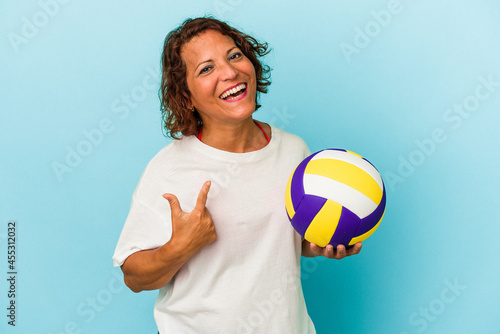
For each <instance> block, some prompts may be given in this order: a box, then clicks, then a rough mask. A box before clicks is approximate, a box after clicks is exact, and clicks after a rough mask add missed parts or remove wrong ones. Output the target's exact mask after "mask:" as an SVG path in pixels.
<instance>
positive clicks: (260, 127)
mask: <svg viewBox="0 0 500 334" xmlns="http://www.w3.org/2000/svg"><path fill="white" fill-rule="evenodd" d="M253 122H254V123H255V125H257V126H258V127H259V129H260V131H262V133H263V134H264V137H266V139H267V142H268V143H269V142H271V140H270V139H269V137H268V136H267V135H266V131H264V129H263V128H262V126H260V124H259V123H257V122H256V121H255V120H254V121H253Z"/></svg>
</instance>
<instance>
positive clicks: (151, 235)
mask: <svg viewBox="0 0 500 334" xmlns="http://www.w3.org/2000/svg"><path fill="white" fill-rule="evenodd" d="M167 206H168V205H167ZM171 235H172V224H171V222H170V220H169V219H165V218H164V217H161V216H160V215H159V214H158V213H156V212H155V211H154V210H152V209H151V208H150V207H148V206H147V205H146V204H144V203H142V202H141V201H139V200H137V199H136V198H135V197H132V204H131V206H130V212H129V214H128V216H127V219H126V221H125V225H124V227H123V230H122V233H121V235H120V238H119V240H118V244H117V246H116V249H115V253H114V255H113V264H114V266H115V267H119V266H121V265H122V264H123V262H125V260H126V259H127V257H129V256H130V255H132V254H133V253H135V252H138V251H141V250H147V249H154V248H158V247H160V246H161V245H163V244H165V243H166V242H167V241H168V240H170V237H171Z"/></svg>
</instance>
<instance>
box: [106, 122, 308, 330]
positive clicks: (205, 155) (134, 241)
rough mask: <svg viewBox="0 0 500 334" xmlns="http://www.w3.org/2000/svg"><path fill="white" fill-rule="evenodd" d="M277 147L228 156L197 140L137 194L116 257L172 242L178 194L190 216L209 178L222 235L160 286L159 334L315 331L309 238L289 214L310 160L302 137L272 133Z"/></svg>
mask: <svg viewBox="0 0 500 334" xmlns="http://www.w3.org/2000/svg"><path fill="white" fill-rule="evenodd" d="M271 130H272V137H271V141H270V143H269V144H268V145H267V146H265V147H264V148H262V149H260V150H258V151H253V152H248V153H232V152H227V151H221V150H218V149H215V148H213V147H210V146H208V145H205V144H204V143H202V142H201V141H199V140H198V139H197V138H196V137H195V136H187V137H182V139H180V140H174V141H173V142H172V143H170V144H169V145H167V146H166V147H164V148H163V149H162V150H161V151H160V152H159V153H158V154H157V155H156V156H155V157H154V158H153V159H152V160H151V161H150V163H149V164H148V166H147V167H146V170H145V171H144V173H143V175H142V177H141V179H140V181H139V184H138V185H137V188H136V190H135V192H134V194H133V197H132V204H131V208H130V213H129V215H128V217H127V220H126V222H125V226H124V228H123V231H122V233H121V236H120V239H119V241H118V245H117V247H116V250H115V254H114V256H113V259H114V265H115V266H121V265H122V264H123V262H124V261H125V259H126V258H127V257H128V256H130V255H131V254H132V253H134V252H137V251H140V250H145V249H152V248H156V247H159V246H161V245H163V244H165V243H166V242H167V241H168V240H169V239H170V237H171V233H172V224H171V217H170V206H169V203H168V201H167V200H165V199H164V198H163V197H162V195H163V194H164V193H172V194H174V195H176V196H177V197H178V199H179V202H180V204H181V207H182V209H183V210H184V211H186V212H189V211H191V210H192V209H193V208H194V207H195V204H196V199H197V197H198V194H199V192H200V190H201V188H202V185H203V183H204V182H205V181H207V180H211V181H212V186H211V188H210V192H209V193H208V199H207V204H206V206H207V208H208V210H209V212H210V214H211V216H212V219H213V222H214V225H215V230H216V233H217V239H216V240H215V241H214V242H213V243H211V244H210V245H208V246H206V247H205V248H203V249H202V250H201V251H200V252H198V253H196V254H195V255H193V256H192V257H191V258H190V259H189V260H188V261H187V262H186V263H185V264H184V265H183V266H182V267H181V268H180V270H179V271H178V272H177V273H176V275H175V276H174V278H173V279H172V280H171V282H170V283H169V284H167V285H166V286H165V287H163V288H161V289H160V290H159V295H158V298H157V301H156V304H155V308H154V316H155V320H156V324H157V326H158V330H159V331H160V333H161V334H191V333H193V334H205V333H214V334H248V333H266V334H278V333H279V334H285V333H286V334H313V333H316V331H315V329H314V325H313V323H312V321H311V319H310V317H309V315H308V314H307V310H306V305H305V302H304V296H303V293H302V285H301V282H300V257H301V241H302V239H301V237H300V235H299V234H298V233H297V232H295V231H294V229H293V228H292V226H291V224H290V222H289V221H288V218H287V215H286V211H285V200H284V197H285V188H286V183H287V181H288V178H289V176H290V174H291V173H292V172H293V169H294V168H295V167H296V166H297V165H298V164H299V163H300V162H301V161H302V160H303V159H304V158H305V157H306V156H308V155H309V153H310V152H309V149H308V148H307V145H306V144H305V143H304V141H303V140H302V139H300V138H299V137H297V136H295V135H292V134H289V133H286V132H284V131H282V130H280V129H278V128H275V127H271Z"/></svg>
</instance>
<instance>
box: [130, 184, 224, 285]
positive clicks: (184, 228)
mask: <svg viewBox="0 0 500 334" xmlns="http://www.w3.org/2000/svg"><path fill="white" fill-rule="evenodd" d="M209 189H210V181H207V182H205V184H204V185H203V187H202V188H201V191H200V194H199V195H198V200H197V201H196V206H195V208H194V210H193V211H191V212H184V211H182V209H181V206H180V204H179V200H178V199H177V197H176V196H174V195H172V194H164V195H163V197H164V198H166V199H167V200H168V202H169V203H170V208H171V211H172V237H171V238H170V240H169V241H168V242H167V243H166V244H164V245H162V246H160V247H158V248H155V249H148V250H143V251H139V252H135V253H133V254H132V255H130V256H129V257H128V258H127V259H126V260H125V262H124V263H123V265H122V271H123V275H124V278H125V284H126V285H127V286H128V287H129V288H130V289H131V290H132V291H134V292H139V291H143V290H156V289H160V288H161V287H163V286H165V285H166V284H167V283H168V282H170V280H171V279H172V278H173V277H174V275H175V274H176V273H177V271H178V270H179V269H180V268H181V267H182V266H183V264H184V263H185V262H186V261H187V260H188V259H189V258H190V257H191V256H192V255H194V254H195V253H197V252H198V251H199V250H200V249H202V248H203V247H205V246H207V245H209V244H210V243H212V242H213V241H214V240H215V238H216V237H217V235H216V233H215V226H214V224H213V222H212V217H211V216H210V212H208V209H207V207H206V203H207V195H208V190H209Z"/></svg>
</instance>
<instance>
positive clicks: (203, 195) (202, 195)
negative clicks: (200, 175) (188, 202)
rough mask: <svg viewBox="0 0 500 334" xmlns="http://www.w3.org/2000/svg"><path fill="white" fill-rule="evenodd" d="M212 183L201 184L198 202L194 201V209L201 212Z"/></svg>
mask: <svg viewBox="0 0 500 334" xmlns="http://www.w3.org/2000/svg"><path fill="white" fill-rule="evenodd" d="M211 185H212V182H210V181H207V182H205V183H204V184H203V187H202V188H201V190H200V194H199V195H198V200H197V201H196V207H195V209H198V210H203V209H204V208H205V205H206V204H207V197H208V191H209V190H210V186H211Z"/></svg>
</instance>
